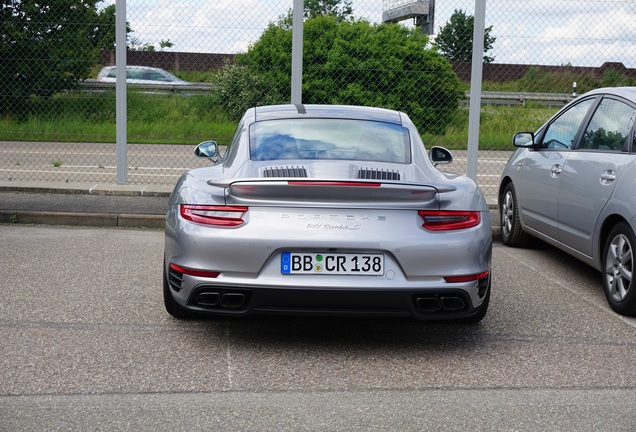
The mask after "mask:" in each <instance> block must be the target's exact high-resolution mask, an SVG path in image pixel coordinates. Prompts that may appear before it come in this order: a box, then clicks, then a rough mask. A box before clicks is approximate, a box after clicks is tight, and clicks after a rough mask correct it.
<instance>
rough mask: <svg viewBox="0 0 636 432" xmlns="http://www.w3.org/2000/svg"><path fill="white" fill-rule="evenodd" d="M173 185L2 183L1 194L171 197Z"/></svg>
mask: <svg viewBox="0 0 636 432" xmlns="http://www.w3.org/2000/svg"><path fill="white" fill-rule="evenodd" d="M173 188H174V186H173V185H135V184H128V185H119V184H111V183H65V182H26V181H0V192H21V193H55V194H88V195H115V196H116V195H119V196H150V197H169V196H170V194H171V193H172V189H173Z"/></svg>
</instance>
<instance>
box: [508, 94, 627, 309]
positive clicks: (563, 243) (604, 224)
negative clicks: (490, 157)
mask: <svg viewBox="0 0 636 432" xmlns="http://www.w3.org/2000/svg"><path fill="white" fill-rule="evenodd" d="M635 117H636V88H635V87H623V88H604V89H598V90H594V91H591V92H589V93H586V94H584V95H581V96H580V97H579V98H577V99H576V100H574V101H572V102H571V103H569V104H568V105H566V106H565V107H563V109H561V110H560V111H559V112H558V113H557V114H556V115H555V116H554V117H552V118H551V119H550V120H549V121H548V122H547V123H546V124H545V125H543V126H542V127H541V128H540V129H539V130H538V131H537V132H535V133H531V132H523V133H518V134H516V135H515V137H514V145H515V146H516V147H518V149H517V151H516V152H515V153H514V154H513V155H512V156H511V157H510V160H509V161H508V164H507V165H506V167H505V169H504V172H503V174H502V176H501V183H500V188H499V210H500V214H501V223H502V237H503V242H504V243H505V244H507V245H509V246H523V245H525V244H527V242H528V239H529V236H533V237H536V238H539V239H541V240H543V241H545V242H548V243H550V244H552V245H554V246H556V247H557V248H559V249H562V250H563V251H565V252H567V253H569V254H571V255H572V256H574V257H576V258H578V259H580V260H581V261H583V262H584V263H586V264H588V265H590V266H592V267H594V268H596V269H598V270H600V271H601V272H602V273H603V287H604V290H605V296H606V298H607V301H608V302H609V304H610V306H611V307H612V309H613V310H614V311H616V312H618V313H620V314H623V315H636V289H635V288H634V285H633V279H634V277H633V272H634V250H635V249H634V248H635V247H636V237H635V236H634V231H635V230H636V219H635V218H636V199H635V198H636V193H635V189H636V154H635V153H636V147H635V143H634V118H635Z"/></svg>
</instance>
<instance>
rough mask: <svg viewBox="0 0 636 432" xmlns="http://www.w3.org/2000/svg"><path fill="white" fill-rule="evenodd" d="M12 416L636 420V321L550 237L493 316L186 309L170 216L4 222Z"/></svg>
mask: <svg viewBox="0 0 636 432" xmlns="http://www.w3.org/2000/svg"><path fill="white" fill-rule="evenodd" d="M0 239H2V240H1V242H2V248H0V262H2V266H0V293H1V294H2V301H0V340H1V341H2V343H0V430H3V431H4V430H6V431H18V430H21V431H22V430H24V431H31V430H33V431H35V430H37V431H40V430H47V431H67V430H83V431H84V430H101V431H111V430H126V431H128V430H135V431H153V432H158V431H192V430H215V431H237V430H258V431H282V430H289V431H369V430H382V431H385V430H386V431H426V430H431V431H439V430H444V431H491V430H498V431H537V430H549V431H562V430H568V431H632V430H634V426H635V425H636V368H634V367H633V365H632V361H633V359H634V358H636V319H634V318H625V317H622V316H619V315H617V314H615V313H613V312H612V311H611V310H610V308H609V307H608V305H607V304H606V301H605V298H604V296H603V292H602V288H601V276H600V274H599V273H598V272H596V271H594V270H593V269H591V268H589V267H586V266H583V265H582V264H580V263H579V262H578V261H576V260H574V259H573V258H570V257H568V256H566V255H564V254H562V253H561V252H559V251H556V250H554V249H552V248H550V247H548V246H546V245H544V244H540V243H537V244H536V245H534V246H533V247H531V248H528V249H512V248H507V247H504V246H502V245H500V244H496V245H495V247H494V250H493V260H494V263H493V278H494V279H493V286H492V290H493V291H492V300H491V307H490V310H489V312H488V315H487V316H486V318H485V320H484V321H483V322H482V323H481V324H479V325H477V326H466V325H462V324H458V323H453V322H440V323H428V322H416V321H411V320H398V319H323V318H301V317H251V318H247V319H234V320H232V319H209V320H192V321H178V320H175V319H173V318H171V317H170V316H169V315H168V314H167V313H166V312H165V310H164V308H163V304H162V298H161V264H160V263H161V259H162V253H163V252H162V250H163V233H162V232H161V231H157V230H135V229H110V228H77V227H73V228H71V227H62V226H57V227H52V226H44V225H35V226H28V225H10V224H5V225H0Z"/></svg>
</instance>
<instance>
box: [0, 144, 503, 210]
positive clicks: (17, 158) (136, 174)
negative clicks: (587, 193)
mask: <svg viewBox="0 0 636 432" xmlns="http://www.w3.org/2000/svg"><path fill="white" fill-rule="evenodd" d="M193 150H194V145H158V144H130V145H129V146H128V154H127V161H128V166H129V169H128V172H127V173H128V182H129V183H132V184H160V185H165V184H169V185H172V184H174V183H175V182H176V181H177V179H178V178H179V176H180V175H181V174H182V173H183V172H185V171H186V170H188V169H189V168H193V167H197V166H206V165H208V162H207V161H206V160H204V159H198V158H195V157H194V156H193ZM511 152H512V147H511V150H510V151H481V152H480V153H479V159H478V174H477V183H478V184H479V186H480V187H481V188H482V190H483V192H484V194H486V195H487V196H489V197H492V199H494V197H495V196H496V191H497V184H498V182H499V175H500V174H501V172H502V170H503V167H504V165H505V164H506V161H507V160H508V157H509V156H510V154H511ZM466 153H467V152H466V151H453V155H454V157H455V161H454V162H453V163H452V164H450V165H447V166H444V167H443V169H444V170H446V171H449V172H453V173H458V174H465V173H466V169H467V168H466V167H467V155H466ZM116 155H117V148H116V145H115V144H100V143H38V142H18V141H0V181H35V182H43V181H44V182H67V183H68V182H71V183H74V182H82V183H87V182H94V183H116V180H117V163H116V160H117V158H116ZM441 168H442V167H441Z"/></svg>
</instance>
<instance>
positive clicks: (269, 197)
mask: <svg viewBox="0 0 636 432" xmlns="http://www.w3.org/2000/svg"><path fill="white" fill-rule="evenodd" d="M195 154H196V155H198V156H200V157H206V158H209V159H210V161H211V163H212V166H210V167H204V168H196V169H192V170H190V171H188V172H186V173H185V174H184V175H183V176H182V177H181V178H180V180H179V181H178V183H177V184H176V186H175V188H174V191H173V193H172V196H171V197H170V200H169V205H168V211H167V217H166V229H165V260H164V266H163V268H164V274H163V284H164V287H163V295H164V302H165V307H166V310H167V311H168V312H169V313H170V314H172V315H173V316H175V317H178V318H187V317H189V316H192V315H195V316H196V315H200V314H210V315H229V316H244V315H248V314H251V313H261V314H315V315H349V316H406V317H408V316H410V317H413V318H417V319H462V320H464V321H468V322H477V321H480V320H481V319H483V318H484V316H485V314H486V311H487V309H488V304H489V299H490V281H491V255H492V226H491V222H490V214H489V211H488V206H487V204H486V201H485V199H484V196H483V195H482V193H481V191H480V190H479V188H478V187H477V185H476V184H475V182H473V181H472V180H470V179H469V178H467V177H464V176H460V175H455V174H446V173H443V172H441V171H440V170H438V169H437V168H436V167H435V164H444V163H449V162H451V160H452V156H451V154H450V152H448V150H446V149H444V148H441V147H433V148H431V149H430V152H429V153H428V154H427V153H426V151H425V148H424V144H423V143H422V141H421V139H420V135H419V134H418V131H417V130H416V128H415V126H414V125H413V123H412V122H411V120H410V119H409V117H408V116H407V115H406V114H404V113H402V112H397V111H392V110H387V109H379V108H369V107H354V106H330V105H279V106H263V107H257V108H252V109H249V110H248V111H247V112H246V113H245V115H244V116H243V118H242V120H241V121H240V123H239V125H238V128H237V131H236V134H235V136H234V139H233V141H232V143H231V145H230V147H229V149H228V150H227V151H226V152H225V153H224V154H223V156H221V155H220V149H219V146H218V145H217V143H216V142H213V141H209V142H204V143H201V144H200V145H199V146H197V148H196V150H195Z"/></svg>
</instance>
